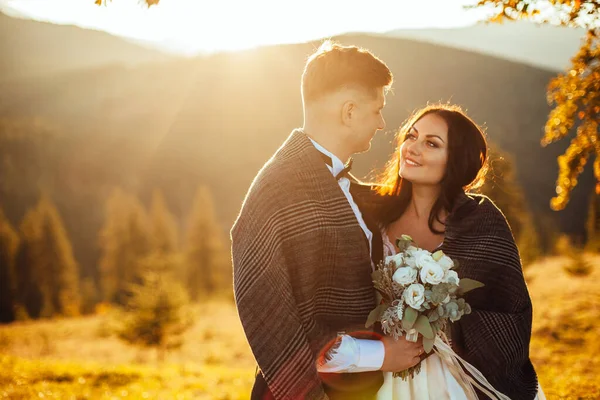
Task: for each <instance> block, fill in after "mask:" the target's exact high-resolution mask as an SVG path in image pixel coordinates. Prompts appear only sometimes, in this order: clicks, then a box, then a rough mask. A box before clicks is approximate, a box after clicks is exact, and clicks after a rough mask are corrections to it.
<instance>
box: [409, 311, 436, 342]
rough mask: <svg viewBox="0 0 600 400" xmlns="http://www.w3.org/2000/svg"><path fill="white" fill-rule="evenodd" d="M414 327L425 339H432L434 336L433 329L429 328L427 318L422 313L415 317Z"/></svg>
mask: <svg viewBox="0 0 600 400" xmlns="http://www.w3.org/2000/svg"><path fill="white" fill-rule="evenodd" d="M414 328H415V329H416V330H417V331H418V332H419V333H420V334H421V335H423V337H424V338H426V339H433V338H434V337H435V336H433V329H431V325H430V324H429V319H428V318H427V317H426V316H424V315H420V316H419V318H417V321H416V322H415V325H414Z"/></svg>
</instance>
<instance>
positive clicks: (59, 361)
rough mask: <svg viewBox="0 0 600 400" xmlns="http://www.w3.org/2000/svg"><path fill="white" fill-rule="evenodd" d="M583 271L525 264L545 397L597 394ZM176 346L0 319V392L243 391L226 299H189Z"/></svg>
mask: <svg viewBox="0 0 600 400" xmlns="http://www.w3.org/2000/svg"><path fill="white" fill-rule="evenodd" d="M588 261H589V262H590V263H592V264H593V265H595V266H597V267H595V268H594V269H593V270H592V273H591V274H590V275H588V276H585V277H576V276H571V275H569V274H567V273H566V272H565V271H564V268H563V266H564V265H565V263H566V262H567V260H566V259H563V258H552V259H546V260H544V261H542V262H540V263H537V264H534V265H532V266H530V267H529V268H528V269H527V271H526V276H527V280H528V283H529V289H530V293H531V297H532V299H533V303H534V334H533V339H532V344H531V357H532V360H533V363H534V365H535V367H536V370H537V371H538V374H539V376H540V382H541V384H542V387H543V388H544V391H545V393H546V395H547V397H548V398H549V399H600V378H599V375H600V324H599V323H598V321H599V320H600V290H599V288H598V284H597V283H596V282H600V257H598V256H595V257H589V260H588ZM194 313H195V316H196V318H195V320H196V323H195V325H194V326H193V327H192V328H191V329H190V330H189V331H188V332H187V333H186V337H185V344H184V346H183V348H182V349H181V350H180V351H177V352H172V353H170V354H168V355H167V357H166V359H165V360H164V362H162V363H159V362H157V361H156V354H155V352H154V351H153V350H147V349H138V348H135V347H131V346H128V345H126V344H124V343H122V342H121V341H120V340H118V339H117V338H115V337H114V336H113V335H112V334H111V324H113V319H112V316H111V314H110V313H107V314H104V315H97V316H91V317H82V318H73V319H62V320H48V321H32V322H19V323H14V324H10V325H4V326H0V398H6V399H33V398H35V399H122V398H130V399H192V398H193V399H247V398H249V392H250V388H251V386H252V382H253V376H254V368H255V363H254V359H253V357H252V354H251V353H250V350H249V348H248V345H247V343H246V339H245V337H244V335H243V332H242V328H241V326H240V323H239V321H238V319H237V314H236V312H235V308H234V307H233V304H231V303H227V302H210V303H208V304H202V305H197V306H195V309H194Z"/></svg>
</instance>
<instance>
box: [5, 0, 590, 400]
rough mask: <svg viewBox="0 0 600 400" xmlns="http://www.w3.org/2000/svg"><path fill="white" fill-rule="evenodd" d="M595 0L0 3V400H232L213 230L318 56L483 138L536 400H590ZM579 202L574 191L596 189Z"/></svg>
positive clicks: (398, 100)
mask: <svg viewBox="0 0 600 400" xmlns="http://www.w3.org/2000/svg"><path fill="white" fill-rule="evenodd" d="M599 15H600V4H599V3H598V2H597V1H575V0H573V1H508V0H504V1H503V0H495V1H493V0H483V1H480V2H479V3H478V2H477V1H466V0H465V1H459V0H457V1H443V0H420V1H416V0H412V1H410V0H395V1H391V0H390V1H384V0H371V1H369V2H367V1H344V2H341V1H328V2H323V1H321V2H317V1H312V0H306V1H302V2H300V1H287V2H282V1H269V0H257V1H233V0H229V1H221V2H200V1H193V0H160V2H159V1H157V0H147V1H145V2H144V1H141V2H139V1H137V0H112V1H111V0H107V1H105V0H97V1H96V2H94V1H93V0H0V52H1V53H0V398H10V399H29V398H57V399H115V398H136V399H137V398H150V399H154V398H156V399H188V398H194V399H247V398H249V393H250V388H251V386H252V383H253V380H254V372H255V362H254V358H253V356H252V353H251V351H250V349H249V347H248V345H247V342H246V339H245V337H244V335H243V331H242V329H241V325H240V323H239V320H238V318H237V314H236V310H235V305H234V302H233V294H232V282H231V276H232V271H231V261H230V254H229V247H230V241H229V229H230V227H231V225H232V224H233V222H234V220H235V217H236V215H237V213H238V211H239V209H240V206H241V202H242V200H243V198H244V195H245V193H246V191H247V190H248V187H249V185H250V183H251V181H252V179H253V177H254V176H255V174H256V173H257V172H258V170H259V169H260V168H261V166H262V165H263V164H264V162H265V161H266V160H267V159H268V158H269V157H270V156H271V155H272V153H273V152H274V151H275V150H276V149H277V148H278V147H279V146H280V145H281V144H282V143H283V141H284V140H285V139H286V138H287V136H288V135H289V133H290V132H291V130H292V129H294V128H296V127H300V126H301V125H302V107H301V97H300V77H301V74H302V70H303V67H304V63H305V60H306V58H307V57H308V56H309V55H310V54H311V53H312V52H313V51H314V50H315V49H316V48H317V47H318V46H319V44H320V43H321V41H322V40H323V39H324V38H332V39H334V40H336V41H338V42H340V43H342V44H347V45H357V46H361V47H365V48H367V49H369V50H371V51H372V52H373V53H374V54H376V55H377V56H379V57H380V58H382V59H383V60H384V61H385V62H386V63H387V65H388V66H389V67H390V69H391V70H392V73H393V74H394V85H393V92H392V93H390V94H389V95H388V98H387V106H386V108H385V109H384V117H385V119H386V122H387V127H386V130H385V131H384V132H380V133H378V134H377V136H376V137H375V139H374V141H373V146H372V149H371V151H370V152H369V153H366V154H361V155H359V156H357V157H356V158H355V164H354V166H355V167H354V169H353V171H355V173H356V175H357V176H360V177H362V178H364V179H365V180H370V179H374V177H375V176H376V175H377V172H380V171H381V168H382V167H383V166H384V163H385V162H386V161H387V159H388V157H390V155H391V153H392V151H393V139H394V135H395V133H396V131H397V129H398V127H399V126H400V125H401V124H402V122H403V121H404V120H405V119H406V118H407V117H408V116H409V115H410V114H411V112H412V111H414V110H415V109H417V108H420V107H422V106H424V105H426V104H427V103H428V102H429V103H432V102H451V103H456V104H459V105H461V106H462V107H463V108H464V109H465V110H466V111H467V113H468V114H469V115H470V116H471V117H472V118H473V119H474V120H475V121H476V122H477V123H479V124H480V125H482V126H483V127H484V128H485V130H486V133H487V136H488V140H489V141H490V145H491V147H492V162H491V166H492V168H491V171H490V175H489V177H488V182H487V183H486V185H485V186H484V187H483V188H482V189H481V192H483V193H484V194H487V195H488V196H490V197H491V198H492V200H494V201H495V202H496V204H497V205H498V206H499V207H500V208H501V209H502V211H503V212H504V213H505V215H506V217H507V219H508V220H509V223H510V225H511V228H512V230H513V233H514V236H515V238H516V240H517V243H518V245H519V249H520V252H521V257H522V259H523V264H524V270H525V275H526V279H527V282H528V285H529V290H530V294H531V296H532V299H533V303H534V336H533V339H532V345H531V358H532V360H533V362H534V365H535V367H536V369H537V371H538V373H539V376H540V381H541V384H542V386H543V388H544V390H545V392H546V395H547V396H548V398H549V399H596V398H600V384H599V383H598V380H597V375H598V374H599V373H600V344H599V343H598V340H597V338H598V337H599V335H600V328H599V327H598V324H597V322H596V321H597V319H598V318H599V317H600V291H598V289H597V285H596V284H595V281H594V278H596V279H600V194H599V193H600V190H599V189H600V186H598V182H600V157H598V155H600V140H598V132H599V131H598V123H599V122H600V86H599V84H598V82H600V62H599V60H600V50H599V48H598V36H596V34H599V35H600V32H599V29H598V28H599V26H600V17H599ZM595 188H596V190H595Z"/></svg>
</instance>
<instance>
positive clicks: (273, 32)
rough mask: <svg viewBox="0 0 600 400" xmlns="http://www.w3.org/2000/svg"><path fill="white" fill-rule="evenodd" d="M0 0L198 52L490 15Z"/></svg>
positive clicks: (13, 11)
mask: <svg viewBox="0 0 600 400" xmlns="http://www.w3.org/2000/svg"><path fill="white" fill-rule="evenodd" d="M140 1H142V0H139V1H138V0H112V1H109V2H108V4H107V5H106V6H97V5H95V4H94V1H93V0H0V9H1V10H2V11H3V12H5V13H7V14H9V15H11V16H20V17H25V18H31V19H35V20H40V21H46V22H52V23H57V24H69V25H77V26H80V27H83V28H91V29H97V30H103V31H106V32H109V33H111V34H114V35H118V36H124V37H127V38H130V39H136V40H141V41H145V42H151V43H153V44H154V45H156V46H158V47H162V48H163V49H165V50H169V51H172V52H176V53H180V54H187V55H194V54H198V53H210V52H214V51H228V50H240V49H247V48H252V47H256V46H260V45H269V44H279V43H297V42H304V41H308V40H314V39H319V38H323V37H328V36H333V35H336V34H340V33H345V32H373V33H383V32H386V31H390V30H394V29H399V28H408V29H414V28H432V27H437V28H451V27H461V26H468V25H472V24H474V23H476V22H477V21H479V20H482V19H483V18H484V17H485V11H484V10H470V11H467V10H465V9H464V8H463V5H465V4H469V3H473V1H472V0H300V1H298V0H212V1H205V0H161V1H160V3H159V4H158V5H157V6H152V7H150V8H147V7H146V6H145V4H144V3H140Z"/></svg>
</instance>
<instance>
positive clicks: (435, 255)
mask: <svg viewBox="0 0 600 400" xmlns="http://www.w3.org/2000/svg"><path fill="white" fill-rule="evenodd" d="M443 256H444V252H443V251H441V250H438V251H436V252H435V253H433V254H432V255H431V258H433V259H434V261H436V262H437V261H440V260H441V259H442V257H443Z"/></svg>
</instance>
